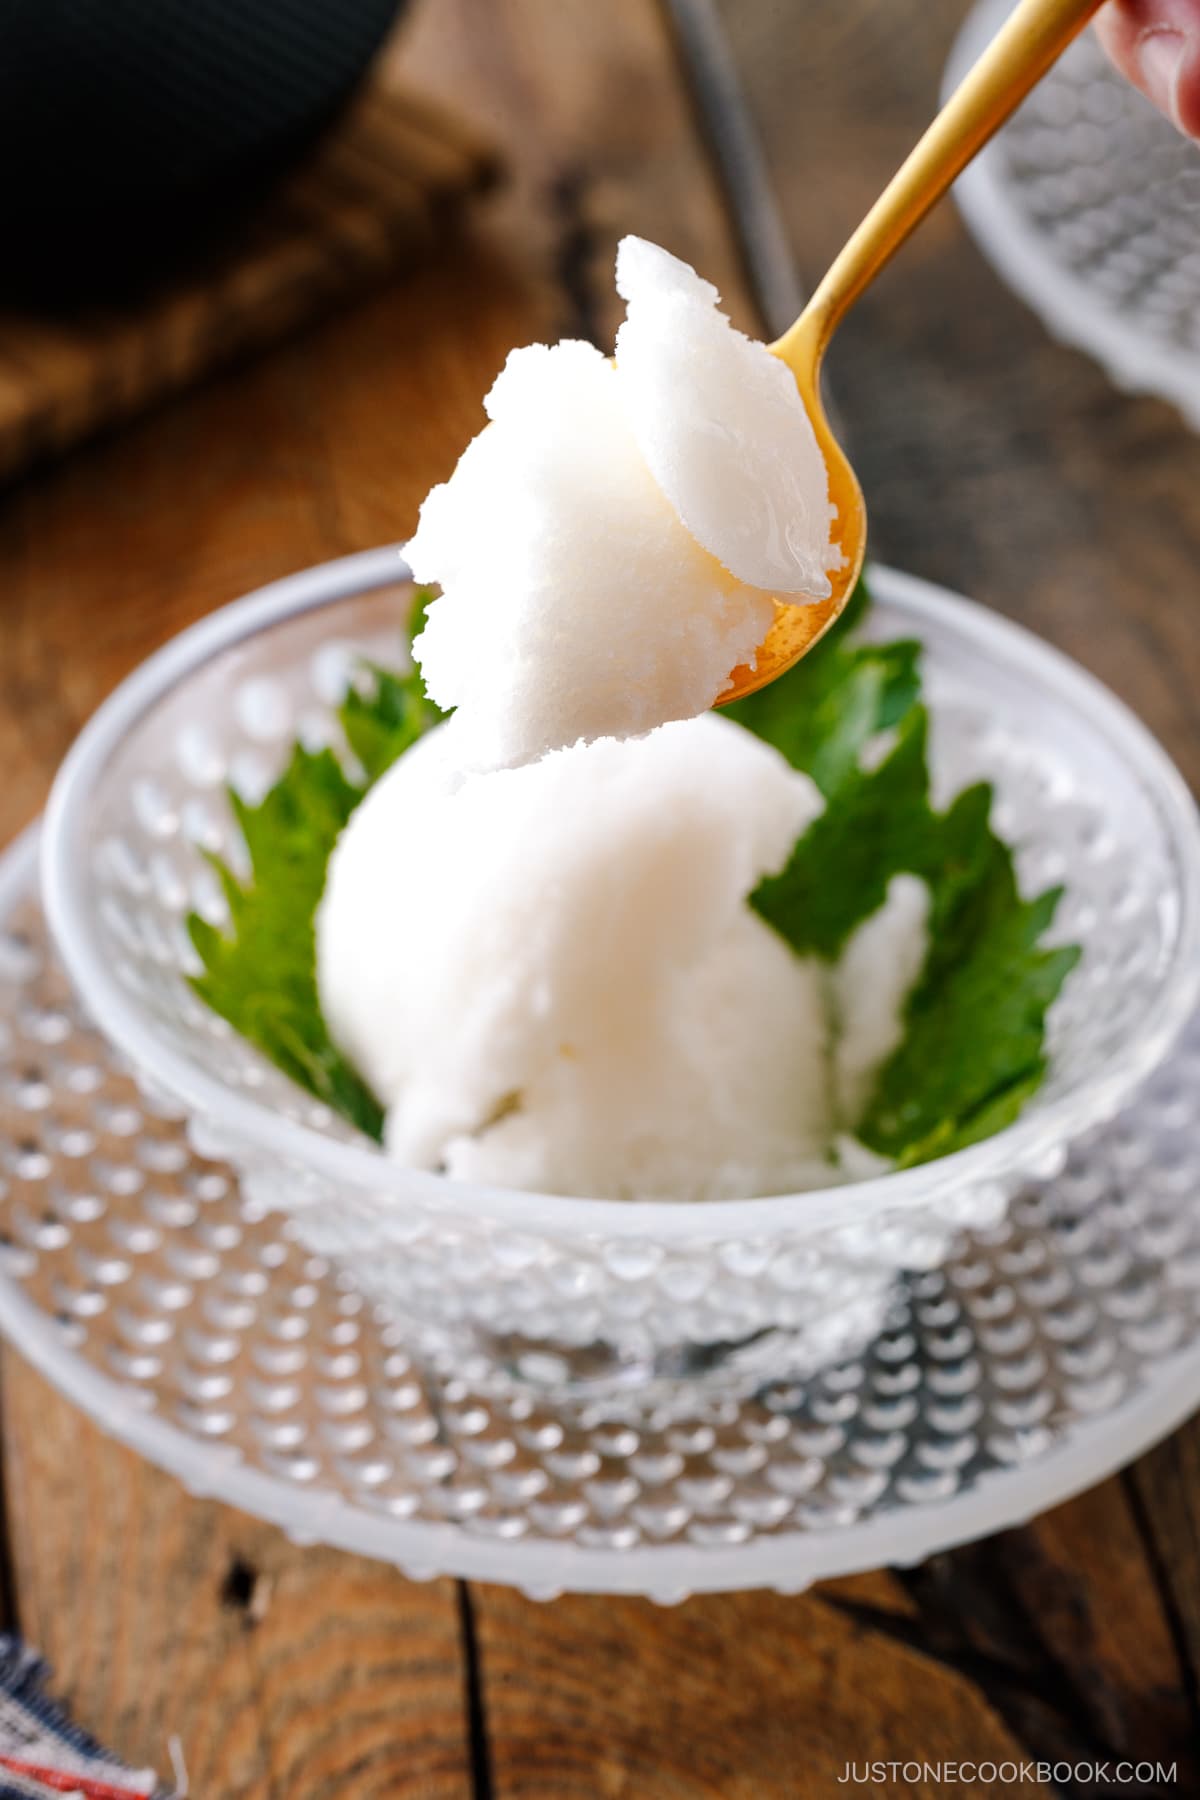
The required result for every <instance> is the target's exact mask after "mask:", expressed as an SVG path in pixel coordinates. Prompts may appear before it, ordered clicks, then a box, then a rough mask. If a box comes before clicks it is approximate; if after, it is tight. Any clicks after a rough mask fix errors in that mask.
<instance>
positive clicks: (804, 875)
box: [730, 595, 1079, 1165]
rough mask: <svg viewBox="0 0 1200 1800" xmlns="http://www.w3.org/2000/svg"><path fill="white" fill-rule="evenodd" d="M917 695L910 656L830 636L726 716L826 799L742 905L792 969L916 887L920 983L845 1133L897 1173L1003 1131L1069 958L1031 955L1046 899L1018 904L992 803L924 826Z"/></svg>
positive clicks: (838, 944) (1046, 917) (930, 818)
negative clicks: (923, 941)
mask: <svg viewBox="0 0 1200 1800" xmlns="http://www.w3.org/2000/svg"><path fill="white" fill-rule="evenodd" d="M856 599H857V604H858V606H859V607H860V609H861V607H862V605H863V604H865V602H864V601H863V599H862V597H861V595H860V596H858V597H856ZM858 616H859V617H861V610H860V612H859V615H858ZM814 664H815V665H816V666H815V668H814V667H812V666H811V665H814ZM919 684H920V674H919V667H918V659H917V648H916V646H914V645H911V644H909V643H907V642H902V643H895V644H886V645H856V644H855V643H854V642H853V641H850V642H847V640H846V637H845V634H844V632H843V631H842V629H841V628H840V627H839V628H838V630H836V631H835V632H834V633H832V634H831V635H830V637H829V638H827V639H825V640H823V642H822V643H821V644H819V645H818V646H817V648H816V649H815V650H814V651H813V652H812V653H811V655H810V656H808V657H806V658H805V659H804V661H803V662H801V663H800V664H799V665H798V666H797V667H796V669H794V670H792V671H791V672H790V673H789V674H787V675H786V676H784V677H783V678H782V679H781V680H780V681H777V682H775V683H773V684H772V685H771V686H770V687H768V688H764V689H762V690H761V691H760V693H759V694H755V695H751V696H750V698H749V699H748V700H746V701H744V702H741V703H739V706H738V707H737V708H730V711H731V712H733V713H734V714H735V716H738V717H739V718H740V720H741V723H743V724H745V725H746V726H747V728H748V729H750V730H755V731H757V732H758V734H759V735H761V736H763V737H766V738H767V740H768V742H771V743H773V744H774V745H775V746H776V748H778V749H780V750H781V751H782V752H783V753H784V754H785V755H786V756H788V758H789V760H790V761H791V762H792V763H793V765H794V766H795V767H797V768H801V769H804V770H805V771H806V772H807V773H808V774H810V775H812V777H813V779H814V780H815V781H816V782H817V784H818V786H819V787H820V788H821V790H822V792H823V793H824V795H825V799H826V806H825V811H824V812H823V813H822V814H821V815H820V816H819V817H818V818H817V819H816V820H814V822H813V824H812V825H811V826H810V827H809V829H808V831H807V832H806V833H805V834H804V836H803V837H802V838H801V839H800V841H799V842H798V843H797V845H796V846H795V849H794V850H793V852H792V855H791V857H790V859H789V860H788V862H787V864H786V865H785V867H784V868H783V869H782V870H781V871H780V872H779V874H777V875H774V876H771V877H769V878H768V879H767V880H766V881H764V882H762V883H761V884H760V885H759V887H758V889H757V890H756V892H755V893H754V894H753V896H752V898H751V904H752V905H753V906H754V908H755V910H756V911H757V912H758V913H759V914H760V916H761V917H762V918H764V919H765V920H766V921H767V923H768V924H769V925H771V926H772V927H773V928H774V929H775V930H776V931H777V932H778V933H779V934H780V936H781V937H783V938H784V939H785V941H786V942H787V943H788V944H790V945H791V947H792V949H793V950H795V951H796V952H797V954H798V955H815V956H819V957H822V958H824V959H826V960H828V961H832V960H834V959H836V958H837V957H838V956H839V955H840V954H841V952H842V950H843V949H844V948H845V946H846V942H847V940H848V939H849V937H850V935H851V933H852V932H853V931H855V930H856V929H857V927H858V926H859V925H861V924H862V923H863V922H864V921H865V920H866V919H868V918H869V917H870V916H871V915H872V914H873V913H874V912H876V911H877V910H878V908H879V907H880V906H882V904H883V902H884V900H885V899H886V896H887V890H888V884H889V883H890V881H891V880H892V878H893V876H895V875H898V874H901V873H907V874H913V875H917V876H919V877H920V878H921V879H922V880H923V881H924V882H925V883H926V885H927V886H928V889H929V894H930V911H929V921H928V931H929V941H930V949H929V952H928V955H927V957H926V962H925V967H924V969H923V971H922V974H921V977H920V979H919V980H918V982H917V985H916V987H915V988H914V990H913V992H912V994H911V995H910V996H909V1000H908V1004H907V1006H906V1009H905V1019H904V1024H905V1031H904V1037H903V1040H902V1042H901V1044H900V1046H899V1048H898V1049H897V1050H896V1051H895V1053H894V1054H893V1055H892V1056H891V1057H890V1058H888V1060H887V1061H886V1062H885V1064H884V1066H883V1068H882V1069H881V1070H880V1071H879V1075H878V1077H877V1081H876V1086H875V1090H874V1093H873V1094H872V1096H871V1098H870V1100H869V1102H868V1104H867V1107H866V1110H865V1113H864V1115H863V1118H862V1119H861V1120H860V1122H859V1124H858V1127H857V1132H858V1136H859V1137H860V1138H861V1140H862V1141H863V1143H865V1144H866V1145H867V1146H868V1147H869V1148H870V1149H872V1150H875V1151H877V1152H878V1153H879V1154H880V1155H883V1156H887V1157H890V1158H892V1159H894V1160H895V1161H896V1162H898V1163H899V1164H901V1165H908V1164H911V1163H916V1162H924V1161H927V1160H929V1158H931V1157H933V1156H941V1155H945V1154H946V1153H947V1152H948V1151H950V1150H953V1149H958V1148H961V1147H962V1146H963V1145H965V1144H968V1143H974V1142H976V1141H977V1140H978V1139H980V1138H983V1137H986V1136H988V1135H990V1134H991V1133H992V1132H993V1131H997V1130H999V1129H1000V1128H1001V1126H1003V1125H1005V1124H1008V1123H1010V1122H1011V1120H1012V1119H1014V1118H1015V1117H1016V1116H1017V1114H1018V1112H1019V1111H1020V1109H1021V1107H1022V1106H1023V1104H1024V1103H1025V1101H1026V1100H1027V1099H1028V1098H1029V1096H1030V1094H1031V1093H1033V1092H1034V1091H1035V1090H1036V1088H1037V1087H1038V1086H1039V1084H1040V1083H1041V1081H1042V1079H1043V1077H1044V1074H1045V1057H1044V1041H1045V1020H1046V1013H1047V1010H1048V1008H1049V1006H1050V1004H1051V1002H1052V1001H1053V1000H1054V999H1055V997H1056V995H1057V994H1058V992H1059V990H1060V988H1061V986H1062V984H1063V982H1064V981H1065V979H1066V977H1067V975H1068V974H1069V972H1070V970H1071V969H1072V968H1073V967H1074V965H1075V963H1076V962H1077V960H1078V955H1079V952H1078V951H1077V950H1076V949H1075V948H1073V947H1066V948H1062V949H1054V950H1044V949H1040V948H1039V940H1040V938H1041V936H1042V934H1043V933H1044V932H1045V931H1046V929H1047V928H1048V927H1049V925H1050V923H1051V921H1052V919H1053V916H1054V910H1055V907H1056V905H1057V902H1058V899H1059V890H1056V889H1054V890H1049V891H1047V892H1046V893H1044V894H1041V895H1038V896H1036V897H1035V898H1034V899H1032V900H1023V899H1022V898H1021V896H1020V893H1019V891H1018V888H1017V882H1016V876H1015V871H1014V868H1013V860H1012V854H1011V852H1010V851H1009V849H1008V847H1007V846H1006V845H1005V844H1004V843H1003V842H1002V841H1001V840H1000V839H999V838H998V837H997V836H996V835H995V833H994V832H993V831H992V829H991V825H990V823H989V815H990V812H991V804H992V792H991V789H990V787H989V786H987V785H986V784H983V783H980V784H977V785H976V786H973V787H970V788H967V789H965V790H964V791H963V792H962V793H960V794H959V795H958V796H957V797H956V799H955V800H954V801H953V802H952V804H951V805H950V806H949V807H948V808H947V809H946V811H945V812H943V813H939V812H936V811H935V810H934V809H933V807H932V805H931V803H930V797H929V770H928V754H927V752H928V720H927V716H926V712H925V709H924V707H923V706H922V705H920V704H919V700H918V694H919ZM768 697H769V699H768ZM756 703H757V704H756ZM805 707H807V708H808V713H807V716H806V717H804V718H800V717H798V716H797V715H798V714H799V713H800V711H801V710H802V709H804V708H805ZM889 729H890V730H892V731H893V732H894V734H895V735H894V742H893V743H892V745H891V747H890V749H888V751H887V753H886V754H885V755H884V756H883V757H882V759H881V760H879V761H878V762H876V763H874V764H873V765H872V766H868V767H866V768H864V767H863V763H862V758H863V751H864V750H865V749H866V748H867V747H868V746H869V745H871V744H872V741H873V740H875V741H876V742H877V741H878V733H879V732H880V731H883V730H889Z"/></svg>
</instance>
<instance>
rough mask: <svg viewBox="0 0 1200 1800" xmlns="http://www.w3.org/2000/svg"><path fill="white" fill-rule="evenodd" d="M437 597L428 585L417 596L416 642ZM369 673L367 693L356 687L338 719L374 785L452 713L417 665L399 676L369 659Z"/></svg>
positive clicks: (412, 623)
mask: <svg viewBox="0 0 1200 1800" xmlns="http://www.w3.org/2000/svg"><path fill="white" fill-rule="evenodd" d="M431 598H432V596H431V595H430V594H429V593H428V592H427V591H426V590H425V589H422V590H421V591H420V592H419V593H418V595H417V598H416V601H415V603H414V606H413V612H412V617H411V618H410V620H409V626H408V635H409V642H410V643H411V642H412V641H413V639H414V638H416V637H417V636H418V635H419V634H420V633H421V632H422V631H423V630H424V628H425V612H426V608H427V607H428V605H429V601H430V599H431ZM365 672H366V675H367V677H368V686H367V689H366V691H365V692H364V691H362V690H361V689H360V688H358V687H356V686H351V687H350V688H349V690H348V691H347V693H346V697H345V699H344V700H343V701H342V704H341V706H340V707H339V708H338V718H339V720H340V721H341V726H342V730H343V731H344V732H345V734H346V742H347V743H348V744H349V746H350V748H351V750H352V751H353V752H354V754H355V756H356V757H357V758H358V761H359V763H360V764H361V765H362V768H363V771H364V773H365V775H366V778H367V786H368V787H370V786H371V785H372V784H373V783H374V782H376V781H378V780H379V777H380V776H381V775H383V774H386V772H387V770H388V769H390V768H391V766H392V764H393V763H394V762H396V761H397V760H398V759H399V758H400V757H401V756H403V755H404V752H405V751H406V750H410V749H411V748H412V746H413V745H414V744H415V743H416V741H417V739H418V738H419V737H423V736H424V734H425V732H427V731H428V730H429V729H430V728H431V727H432V726H434V725H437V724H439V723H440V721H441V720H442V719H444V718H445V717H446V714H445V713H444V712H443V711H442V709H441V707H440V706H438V705H436V704H435V702H434V701H432V700H431V699H430V698H429V696H428V694H426V692H425V683H424V682H423V681H422V679H421V677H420V675H419V674H418V672H417V670H416V669H415V668H414V667H413V666H412V665H411V664H410V665H409V667H408V669H407V670H405V671H404V672H403V673H402V674H397V673H396V671H395V670H394V669H385V668H383V667H381V666H380V664H378V663H367V664H366V665H365Z"/></svg>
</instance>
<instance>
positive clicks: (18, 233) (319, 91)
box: [0, 0, 400, 275]
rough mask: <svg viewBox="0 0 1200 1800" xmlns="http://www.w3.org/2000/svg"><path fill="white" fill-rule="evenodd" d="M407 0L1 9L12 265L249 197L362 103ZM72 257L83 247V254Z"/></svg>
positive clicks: (39, 4) (0, 163)
mask: <svg viewBox="0 0 1200 1800" xmlns="http://www.w3.org/2000/svg"><path fill="white" fill-rule="evenodd" d="M399 10H400V6H399V3H398V0H0V227H2V228H3V231H4V234H5V235H4V238H3V239H2V240H0V242H3V246H4V250H3V256H2V258H0V263H2V265H3V269H4V272H5V274H7V275H11V273H12V268H13V264H14V261H15V260H20V259H22V258H24V259H26V261H28V259H30V258H33V259H34V260H38V259H41V258H48V259H51V260H56V261H62V262H65V261H67V260H68V259H70V260H72V261H73V262H74V264H75V267H76V270H77V273H79V274H81V275H82V273H83V268H82V263H83V258H84V257H85V256H94V255H95V254H97V253H99V254H100V255H101V256H102V257H105V258H107V257H109V256H111V257H114V258H120V257H121V256H123V255H124V254H125V251H126V250H127V249H129V248H130V247H132V246H133V244H134V243H135V242H136V241H138V240H143V241H144V239H145V237H146V234H147V233H149V234H150V235H151V236H153V237H154V238H162V239H163V240H164V241H165V240H167V239H169V238H170V237H171V236H172V235H176V234H178V232H179V230H180V228H181V223H186V222H187V221H189V220H191V221H195V222H198V221H199V220H201V219H203V218H204V217H205V216H206V215H207V216H209V217H211V215H212V213H213V211H214V209H215V208H218V207H220V206H221V205H224V204H228V202H229V201H230V200H234V199H240V198H244V196H245V194H246V193H247V192H248V191H252V190H253V189H254V187H255V186H256V185H259V184H261V183H262V182H264V181H265V180H267V179H269V178H270V177H271V175H273V174H274V173H275V172H276V171H277V170H279V169H280V168H281V167H283V166H285V165H286V163H287V162H288V160H289V159H290V158H291V157H293V156H294V155H295V154H296V153H297V152H298V151H299V150H300V149H302V148H303V147H304V146H305V145H306V144H307V143H309V142H310V141H311V140H312V139H313V138H314V137H315V136H316V135H317V133H318V132H319V131H320V129H321V128H322V126H324V125H325V124H326V123H328V121H329V120H330V119H331V118H332V116H333V115H334V114H335V113H336V111H337V110H338V109H339V108H340V106H341V105H342V104H343V103H344V102H345V101H346V100H347V99H348V98H349V96H350V94H351V93H352V92H353V90H354V88H355V86H356V85H357V83H358V81H359V78H360V77H361V76H362V74H363V73H364V72H365V70H366V69H367V67H368V65H369V64H370V61H371V59H372V57H373V56H374V53H375V51H376V50H377V49H378V47H379V45H380V43H381V41H382V39H383V37H384V36H385V34H386V32H387V29H388V26H389V25H390V23H391V21H392V20H393V18H395V16H396V14H397V12H398V11H399ZM72 251H73V252H74V254H72Z"/></svg>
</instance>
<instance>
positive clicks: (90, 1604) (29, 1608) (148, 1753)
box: [4, 1359, 472, 1800]
mask: <svg viewBox="0 0 1200 1800" xmlns="http://www.w3.org/2000/svg"><path fill="white" fill-rule="evenodd" d="M4 1452H5V1478H6V1484H7V1503H8V1507H9V1514H10V1524H11V1536H12V1544H13V1574H14V1579H15V1585H16V1590H17V1594H18V1610H19V1618H20V1624H21V1628H22V1630H23V1631H24V1632H25V1633H26V1635H27V1636H28V1637H29V1639H30V1641H31V1642H33V1643H36V1644H37V1645H38V1646H39V1647H40V1648H41V1649H42V1650H43V1651H44V1652H45V1654H46V1655H47V1656H49V1657H50V1658H51V1659H52V1661H53V1662H54V1664H55V1667H56V1671H57V1673H56V1686H57V1688H58V1690H59V1691H60V1692H61V1693H62V1694H63V1696H64V1698H65V1699H66V1700H67V1702H68V1704H69V1705H70V1706H71V1707H72V1708H73V1709H74V1710H75V1712H76V1714H77V1716H78V1717H79V1718H80V1719H82V1720H85V1721H86V1722H87V1723H88V1724H89V1725H90V1726H92V1727H93V1728H95V1729H96V1730H98V1731H99V1732H100V1733H101V1734H102V1735H103V1736H104V1737H105V1738H107V1739H108V1741H109V1742H111V1743H113V1744H115V1745H119V1746H120V1750H121V1753H122V1754H123V1755H124V1756H125V1757H127V1758H129V1759H131V1760H132V1761H134V1762H139V1761H140V1762H143V1763H144V1764H146V1765H148V1766H150V1767H156V1768H158V1769H159V1770H166V1769H168V1768H169V1763H168V1759H167V1740H168V1738H169V1737H170V1736H171V1735H173V1734H174V1735H177V1736H178V1738H179V1740H180V1744H181V1746H182V1749H183V1754H184V1760H185V1762H186V1765H187V1770H188V1774H189V1777H190V1780H191V1791H192V1793H193V1794H195V1795H197V1796H208V1795H211V1796H213V1797H214V1800H217V1797H219V1800H285V1797H286V1800H298V1797H299V1796H305V1797H306V1800H307V1797H309V1796H326V1795H327V1796H331V1797H332V1796H338V1797H339V1800H341V1797H342V1796H348V1795H354V1796H355V1800H358V1797H360V1796H361V1800H373V1797H375V1796H379V1797H380V1800H382V1796H384V1795H389V1796H392V1795H396V1794H404V1795H406V1796H407V1795H411V1796H413V1797H414V1800H418V1797H419V1800H465V1797H466V1796H468V1795H469V1794H470V1793H471V1791H472V1787H471V1780H470V1769H469V1757H468V1748H467V1737H466V1731H465V1727H464V1710H463V1672H462V1666H461V1643H460V1634H459V1616H458V1608H457V1604H456V1598H455V1589H454V1583H453V1582H436V1583H433V1584H431V1585H429V1586H425V1585H417V1584H414V1583H412V1582H407V1581H404V1580H403V1579H402V1578H401V1577H400V1576H399V1575H398V1574H396V1573H395V1571H394V1570H391V1569H388V1568H385V1567H382V1566H381V1565H380V1564H378V1563H372V1562H364V1561H359V1560H358V1559H356V1558H353V1557H348V1556H342V1555H339V1554H338V1553H336V1552H334V1551H331V1550H320V1549H312V1550H306V1551H304V1552H302V1553H301V1552H299V1551H297V1550H295V1549H293V1548H292V1546H291V1545H289V1544H288V1542H287V1540H286V1539H285V1538H284V1537H283V1536H282V1535H281V1534H280V1533H279V1532H277V1531H275V1530H274V1529H273V1528H272V1527H270V1526H267V1525H261V1524H259V1523H257V1522H256V1521H255V1520H252V1519H247V1518H245V1517H243V1516H242V1515H241V1514H238V1513H235V1512H232V1511H230V1510H229V1509H228V1508H226V1507H220V1506H215V1505H212V1504H210V1503H207V1502H202V1501H199V1500H193V1499H191V1498H190V1497H189V1496H188V1495H187V1494H185V1493H184V1492H183V1490H182V1489H181V1488H179V1487H178V1486H177V1485H176V1484H175V1483H174V1482H173V1481H172V1480H170V1479H169V1477H167V1476H165V1475H161V1474H159V1473H158V1472H157V1471H155V1470H152V1469H149V1468H148V1467H147V1466H146V1465H145V1464H144V1463H142V1462H141V1461H140V1460H139V1459H138V1458H137V1457H135V1456H134V1455H132V1454H131V1453H130V1452H129V1451H126V1450H123V1449H119V1448H118V1447H116V1446H115V1445H113V1444H112V1443H110V1442H109V1441H108V1440H107V1439H105V1438H103V1437H102V1436H101V1435H100V1433H99V1432H98V1431H97V1430H96V1429H95V1427H94V1426H92V1425H91V1424H90V1423H88V1422H87V1421H85V1420H83V1419H82V1418H81V1417H80V1416H79V1414H78V1413H76V1412H75V1411H74V1409H73V1408H71V1407H70V1406H69V1405H68V1404H67V1403H66V1402H65V1401H64V1400H61V1399H60V1398H59V1397H58V1395H57V1394H55V1393H54V1392H53V1391H52V1390H51V1389H49V1388H48V1387H47V1386H46V1385H45V1384H44V1383H43V1382H42V1381H41V1380H40V1378H38V1377H36V1376H34V1375H33V1374H31V1373H30V1372H29V1371H28V1370H22V1369H21V1368H20V1365H18V1364H16V1363H15V1362H13V1361H12V1359H9V1360H8V1361H7V1362H6V1364H5V1382H4Z"/></svg>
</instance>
